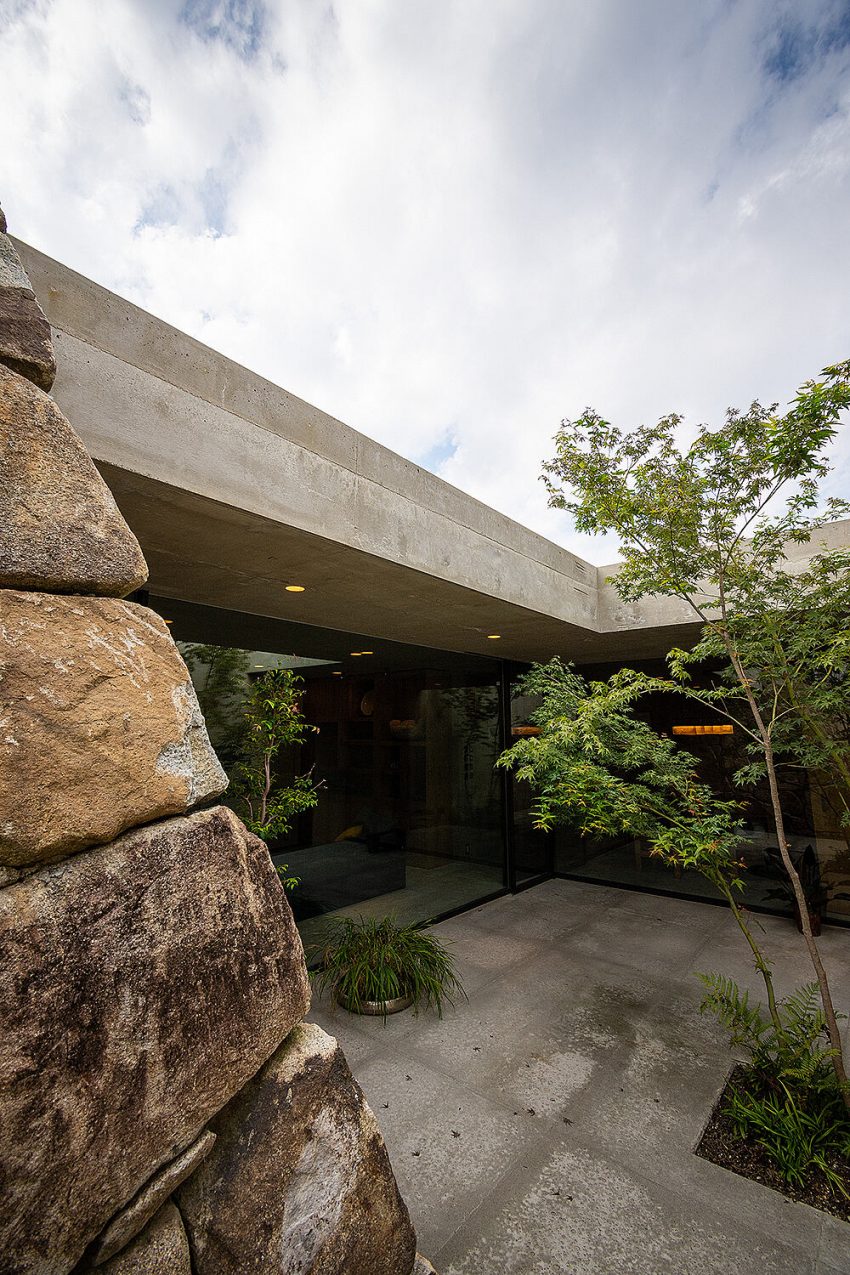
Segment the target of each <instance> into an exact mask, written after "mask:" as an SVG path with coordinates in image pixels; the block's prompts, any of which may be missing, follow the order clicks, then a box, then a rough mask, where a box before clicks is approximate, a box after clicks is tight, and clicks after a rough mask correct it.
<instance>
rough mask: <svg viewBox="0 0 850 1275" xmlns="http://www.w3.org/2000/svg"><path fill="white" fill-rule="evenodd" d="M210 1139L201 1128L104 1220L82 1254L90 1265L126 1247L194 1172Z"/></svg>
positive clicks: (208, 1132) (210, 1144)
mask: <svg viewBox="0 0 850 1275" xmlns="http://www.w3.org/2000/svg"><path fill="white" fill-rule="evenodd" d="M214 1143H215V1134H214V1133H213V1131H212V1129H205V1130H204V1132H203V1133H202V1134H201V1136H200V1138H197V1139H196V1140H195V1141H194V1142H193V1143H192V1145H191V1146H190V1147H187V1148H186V1150H185V1151H184V1152H182V1154H181V1155H179V1156H177V1158H176V1159H175V1160H169V1162H168V1164H166V1165H164V1166H163V1167H162V1168H161V1169H158V1170H157V1172H156V1173H155V1174H154V1175H153V1177H152V1178H151V1179H150V1181H148V1182H146V1183H145V1185H144V1186H143V1187H142V1189H141V1191H138V1192H137V1193H136V1195H134V1196H133V1198H132V1200H131V1201H130V1203H129V1204H128V1205H126V1206H125V1207H124V1208H123V1209H121V1211H120V1212H119V1213H117V1214H116V1216H115V1217H114V1218H112V1220H111V1221H110V1222H108V1223H107V1225H106V1226H105V1227H104V1229H103V1231H101V1233H100V1235H98V1237H97V1239H96V1240H95V1242H94V1244H92V1245H91V1247H90V1249H89V1251H88V1253H87V1254H86V1257H87V1258H88V1260H89V1261H90V1262H91V1265H92V1266H100V1265H101V1264H102V1263H103V1262H107V1261H109V1259H110V1258H111V1257H114V1256H115V1254H116V1253H120V1252H121V1250H122V1249H124V1248H126V1247H127V1245H128V1244H129V1243H130V1241H131V1240H132V1239H135V1237H136V1236H137V1235H138V1234H139V1232H140V1231H142V1230H143V1229H144V1228H145V1227H146V1226H147V1224H148V1222H149V1221H150V1220H151V1218H152V1217H153V1215H154V1214H155V1213H157V1212H158V1211H159V1209H160V1208H161V1207H162V1205H163V1204H164V1203H165V1201H166V1200H167V1199H168V1197H169V1196H170V1195H173V1194H174V1192H175V1191H176V1190H177V1187H178V1186H179V1185H180V1183H181V1182H183V1181H184V1180H185V1179H186V1178H188V1177H189V1176H190V1174H192V1173H194V1171H195V1169H197V1167H198V1165H199V1164H200V1163H201V1161H202V1160H203V1159H204V1157H205V1156H207V1155H209V1153H210V1151H211V1149H212V1147H213V1145H214Z"/></svg>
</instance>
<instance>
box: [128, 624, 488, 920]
mask: <svg viewBox="0 0 850 1275" xmlns="http://www.w3.org/2000/svg"><path fill="white" fill-rule="evenodd" d="M151 602H152V604H153V605H154V606H156V608H157V609H158V610H159V611H160V612H161V613H162V614H163V615H164V616H165V617H166V618H168V619H169V620H170V621H171V623H172V632H173V633H174V636H175V638H176V639H177V641H178V645H179V646H180V648H181V650H182V651H183V654H184V657H185V658H186V660H187V663H188V665H189V668H190V672H191V675H192V678H193V680H194V682H195V685H196V688H197V691H198V695H199V699H200V701H201V706H202V708H203V710H204V713H205V716H206V720H207V723H208V727H209V731H210V736H211V738H212V741H213V744H214V746H215V747H216V749H217V751H218V752H219V755H220V757H221V760H222V763H223V764H224V766H225V769H227V770H228V772H229V773H236V771H237V768H238V766H239V764H240V761H242V760H243V756H242V753H241V751H240V750H241V749H243V748H244V739H243V736H242V726H243V723H244V702H245V699H246V696H247V693H248V691H249V689H250V687H251V684H252V683H253V682H254V681H255V680H256V679H258V678H262V677H263V675H264V674H265V673H266V671H267V670H269V669H272V668H290V669H292V670H294V672H295V673H296V674H297V676H298V677H299V678H301V679H302V682H301V693H300V711H301V713H302V715H303V717H304V718H305V720H306V722H307V723H308V724H309V726H310V728H311V729H310V730H309V731H308V733H307V734H306V736H305V739H304V742H303V743H302V744H301V745H300V746H298V747H296V748H291V749H289V750H288V751H287V752H282V753H281V754H279V755H278V757H277V759H276V761H275V766H274V771H273V776H272V779H273V783H274V784H276V785H281V786H288V785H291V783H292V781H293V778H294V777H295V776H297V775H303V774H307V773H309V774H310V775H311V777H312V780H313V782H314V783H316V784H317V785H318V802H317V805H316V806H315V808H314V809H311V810H307V811H305V812H303V813H302V814H301V815H299V816H298V817H297V818H295V819H294V820H293V823H292V827H291V828H290V830H289V832H288V833H287V834H286V835H285V836H282V837H279V838H277V839H276V840H273V841H271V842H270V843H269V848H270V851H271V855H272V859H273V861H274V862H275V864H276V865H278V866H280V867H281V868H283V866H284V865H286V866H287V869H288V872H287V875H290V876H293V877H296V878H297V879H298V884H297V886H296V887H295V888H294V889H293V890H292V892H291V894H290V896H289V897H290V902H291V904H292V908H293V911H294V913H295V916H296V920H297V921H298V923H299V926H300V928H301V931H302V936H303V937H304V939H305V942H307V943H309V942H313V941H319V940H320V939H321V934H322V929H323V923H322V918H323V917H326V916H327V915H328V914H331V913H348V914H355V915H358V914H363V915H367V914H368V915H377V916H383V915H393V916H395V917H396V918H398V919H399V920H403V921H417V922H419V921H426V920H429V919H432V918H434V917H436V916H439V915H442V914H444V913H446V912H450V911H454V910H455V909H459V908H462V907H466V906H469V905H471V904H473V903H475V902H478V901H479V900H481V899H482V898H486V897H490V896H492V895H493V894H495V893H498V892H501V891H503V890H504V889H505V883H506V867H505V842H504V821H503V810H502V780H501V775H500V774H499V772H497V771H496V770H495V761H496V758H497V756H498V753H499V746H500V729H499V664H498V662H497V661H496V660H487V659H484V658H483V657H476V656H468V655H460V654H454V653H452V652H441V651H435V650H430V649H427V648H420V647H408V646H403V645H401V644H399V643H389V642H382V641H380V640H379V639H377V638H364V637H362V636H358V635H351V634H346V633H340V632H336V631H333V630H320V629H316V628H312V627H309V626H305V625H294V624H285V623H283V622H281V621H276V620H270V619H268V618H266V617H257V616H250V615H240V614H239V613H236V612H232V611H223V610H218V609H217V608H210V607H199V606H194V605H192V604H188V603H183V602H178V601H174V600H167V599H151ZM224 800H225V801H227V800H230V801H232V802H233V805H234V809H236V811H237V813H242V812H241V811H240V807H239V802H238V800H236V799H235V798H234V797H230V798H228V796H227V795H225V798H224Z"/></svg>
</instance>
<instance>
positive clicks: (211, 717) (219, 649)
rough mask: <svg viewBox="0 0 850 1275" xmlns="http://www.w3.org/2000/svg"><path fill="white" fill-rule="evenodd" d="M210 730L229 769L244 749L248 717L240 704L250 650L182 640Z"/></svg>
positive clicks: (243, 692)
mask: <svg viewBox="0 0 850 1275" xmlns="http://www.w3.org/2000/svg"><path fill="white" fill-rule="evenodd" d="M180 652H181V654H182V656H183V659H184V660H185V661H186V664H187V666H188V669H189V672H190V673H191V675H192V681H193V682H194V685H195V692H196V694H197V696H198V704H199V705H200V708H201V712H202V713H203V715H204V721H205V723H206V727H207V731H208V733H209V737H210V740H211V742H212V745H213V747H214V748H215V750H216V752H217V753H218V757H219V760H220V761H221V764H222V766H224V769H225V770H226V771H227V772H228V774H229V773H230V771H231V769H232V767H233V766H234V765H235V763H236V761H237V759H238V757H239V754H240V752H241V750H242V745H243V739H244V735H245V719H244V717H243V715H242V713H241V712H240V711H239V710H240V705H241V703H242V699H243V697H244V694H245V689H246V687H247V685H248V653H247V651H242V650H240V649H239V648H238V647H235V646H214V645H213V644H211V643H201V642H182V643H180Z"/></svg>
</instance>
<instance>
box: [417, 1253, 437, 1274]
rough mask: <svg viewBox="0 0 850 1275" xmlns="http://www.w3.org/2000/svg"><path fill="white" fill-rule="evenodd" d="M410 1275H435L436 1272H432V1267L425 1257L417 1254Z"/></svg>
mask: <svg viewBox="0 0 850 1275" xmlns="http://www.w3.org/2000/svg"><path fill="white" fill-rule="evenodd" d="M411 1275H437V1272H436V1271H435V1270H434V1267H433V1266H432V1265H431V1263H430V1262H429V1261H428V1258H427V1257H423V1256H422V1254H421V1253H417V1254H416V1261H415V1262H414V1265H413V1270H412V1272H411Z"/></svg>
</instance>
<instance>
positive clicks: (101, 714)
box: [0, 589, 227, 867]
mask: <svg viewBox="0 0 850 1275" xmlns="http://www.w3.org/2000/svg"><path fill="white" fill-rule="evenodd" d="M226 784H227V776H226V775H225V773H224V771H223V770H222V768H221V766H220V764H219V761H218V758H217V757H216V755H215V753H214V751H213V749H212V746H211V744H210V742H209V738H208V736H207V731H206V727H205V725H204V721H203V717H202V716H201V711H200V708H199V707H198V701H197V698H196V696H195V691H194V688H193V686H192V683H191V680H190V678H189V673H188V670H187V668H186V665H185V664H184V663H183V660H182V658H181V656H180V653H179V651H178V650H177V648H176V646H175V645H174V643H173V641H172V639H171V634H170V633H169V631H168V627H167V625H166V624H165V623H164V621H163V620H162V619H160V617H159V616H158V615H156V614H155V612H153V611H149V610H147V609H146V608H145V607H140V606H136V605H135V604H134V603H132V602H123V601H121V600H119V599H117V598H71V597H62V596H60V595H58V594H48V593H20V592H18V591H16V590H13V589H0V864H5V865H8V866H10V867H20V866H23V865H30V864H37V863H44V862H49V861H51V860H55V859H58V858H60V857H62V856H65V855H68V854H72V853H74V852H75V851H77V850H80V849H82V848H83V847H84V846H87V845H92V844H95V843H97V842H105V841H110V840H112V838H114V837H116V836H118V835H119V833H121V832H123V831H124V829H125V828H131V827H134V826H135V825H137V824H142V823H146V822H147V821H149V820H151V819H161V818H163V817H164V816H167V815H173V814H182V813H183V812H184V811H186V810H189V809H191V808H192V807H193V806H196V805H199V804H200V803H201V802H204V801H208V800H210V799H211V798H213V797H215V796H217V795H218V794H219V793H220V792H221V791H222V790H223V789H224V788H225V786H226Z"/></svg>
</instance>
